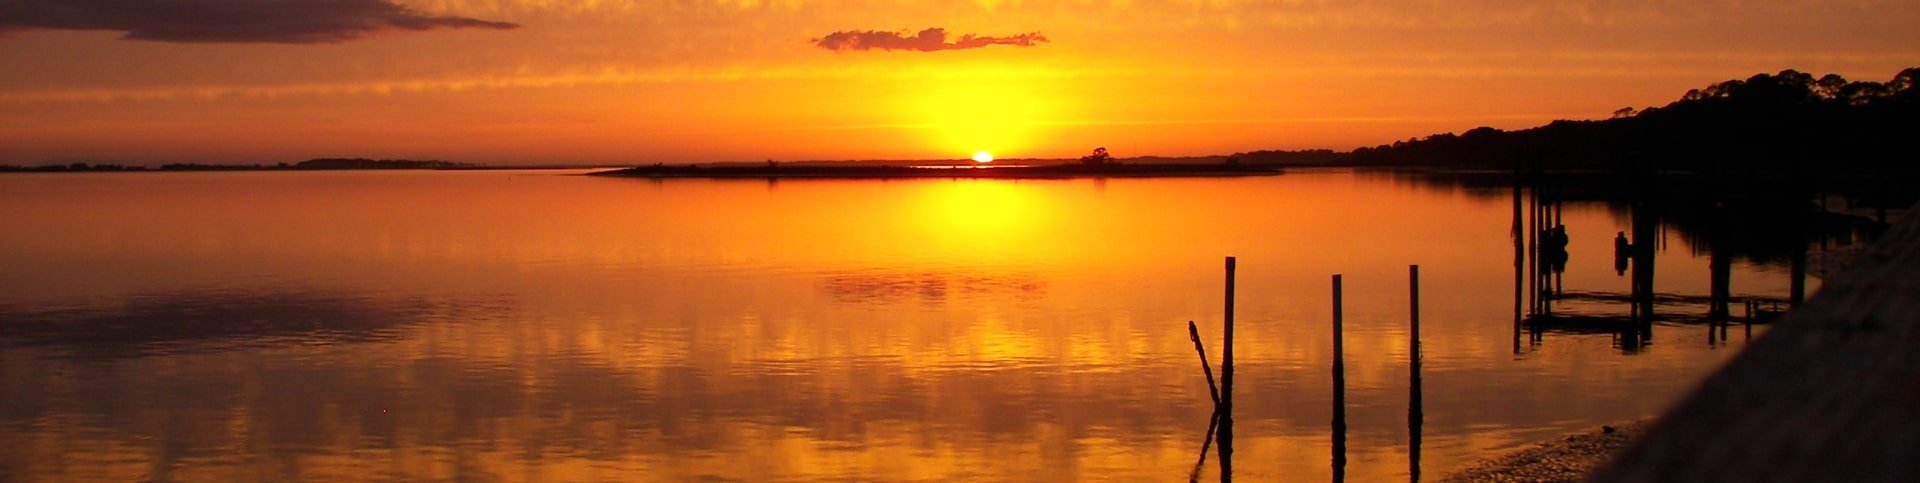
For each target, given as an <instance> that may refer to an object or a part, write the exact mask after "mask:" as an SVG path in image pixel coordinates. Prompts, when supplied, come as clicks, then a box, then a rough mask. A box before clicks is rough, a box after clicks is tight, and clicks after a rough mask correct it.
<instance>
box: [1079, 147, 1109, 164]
mask: <svg viewBox="0 0 1920 483" xmlns="http://www.w3.org/2000/svg"><path fill="white" fill-rule="evenodd" d="M1112 160H1113V156H1112V155H1109V154H1107V148H1105V147H1098V148H1093V154H1089V155H1086V156H1081V157H1080V162H1081V163H1086V164H1091V165H1102V164H1107V163H1108V162H1109V161H1112Z"/></svg>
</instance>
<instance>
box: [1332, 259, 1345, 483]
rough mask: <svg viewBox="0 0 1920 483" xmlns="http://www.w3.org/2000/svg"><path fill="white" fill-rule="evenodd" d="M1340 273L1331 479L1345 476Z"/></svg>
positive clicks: (1335, 315) (1335, 324)
mask: <svg viewBox="0 0 1920 483" xmlns="http://www.w3.org/2000/svg"><path fill="white" fill-rule="evenodd" d="M1340 296H1341V294H1340V275H1337V274H1336V275H1334V276H1333V481H1336V482H1337V481H1346V478H1347V368H1346V350H1345V348H1344V347H1345V344H1346V342H1345V341H1344V340H1343V338H1342V332H1343V331H1344V329H1343V328H1342V327H1341V324H1342V321H1341V318H1342V314H1341V302H1340Z"/></svg>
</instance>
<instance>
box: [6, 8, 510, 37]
mask: <svg viewBox="0 0 1920 483" xmlns="http://www.w3.org/2000/svg"><path fill="white" fill-rule="evenodd" d="M518 27H519V25H515V24H512V23H507V22H496V21H490V20H480V19H473V18H467V17H458V16H450V15H431V14H427V13H423V12H420V11H418V10H414V9H412V8H408V7H405V6H402V5H399V4H396V3H393V1H392V0H278V1H261V0H143V1H134V2H130V1H125V0H14V1H6V2H0V37H5V36H8V35H10V34H13V33H16V32H20V31H25V30H33V29H57V30H111V31H120V32H125V33H126V35H125V37H124V38H126V39H129V40H152V41H159V42H187V43H279V44H318V43H336V42H345V41H348V40H354V39H358V38H361V37H365V36H367V35H371V34H375V33H379V32H384V31H390V30H413V31H420V30H434V29H443V28H482V29H512V28H518Z"/></svg>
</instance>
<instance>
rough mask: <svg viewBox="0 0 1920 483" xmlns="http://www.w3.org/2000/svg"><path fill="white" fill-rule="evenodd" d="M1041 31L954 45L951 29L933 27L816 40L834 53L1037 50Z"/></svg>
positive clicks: (971, 38) (965, 39)
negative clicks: (998, 47)
mask: <svg viewBox="0 0 1920 483" xmlns="http://www.w3.org/2000/svg"><path fill="white" fill-rule="evenodd" d="M1047 41H1048V40H1047V37H1046V36H1044V35H1041V34H1040V32H1028V33H1024V34H1016V35H1009V36H1006V37H992V36H983V35H974V34H965V35H961V36H960V38H958V39H955V40H954V41H952V42H948V41H947V29H944V28H940V27H932V28H928V29H926V30H921V31H920V32H919V33H915V34H912V35H908V33H907V31H904V30H903V31H899V32H883V31H879V30H847V31H842V32H834V33H830V34H827V36H825V37H821V38H817V39H813V45H815V46H818V47H820V48H823V49H827V50H831V51H834V52H851V51H866V50H910V51H918V52H938V51H942V50H964V49H978V48H981V47H987V46H993V45H1011V46H1016V47H1033V46H1035V45H1037V44H1040V43H1045V42H1047Z"/></svg>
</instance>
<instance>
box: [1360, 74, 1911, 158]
mask: <svg viewBox="0 0 1920 483" xmlns="http://www.w3.org/2000/svg"><path fill="white" fill-rule="evenodd" d="M1917 78H1920V68H1908V69H1905V70H1902V71H1900V73H1899V74H1897V75H1895V76H1894V77H1893V79H1892V80H1891V81H1889V82H1885V83H1880V82H1868V81H1850V80H1847V79H1846V78H1844V77H1841V76H1839V75H1835V74H1827V75H1825V76H1821V77H1817V78H1816V77H1814V76H1813V75H1811V74H1807V73H1803V72H1799V71H1795V70H1785V71H1781V72H1779V73H1777V74H1758V75H1754V76H1753V77H1749V78H1747V79H1745V80H1729V81H1725V82H1719V83H1715V84H1713V85H1709V86H1706V87H1705V88H1701V89H1694V90H1689V91H1687V93H1686V94H1685V95H1684V96H1682V97H1681V98H1680V99H1679V100H1677V101H1674V102H1672V103H1669V104H1667V105H1666V106H1662V107H1649V108H1646V109H1640V110H1635V109H1633V108H1625V109H1621V110H1619V111H1615V112H1614V113H1613V114H1614V116H1613V118H1611V119H1606V120H1596V121H1554V122H1553V123H1551V124H1548V125H1546V126H1541V127H1536V128H1531V129H1523V130H1518V131H1502V130H1499V129H1494V128H1490V127H1481V128H1477V129H1473V130H1470V131H1467V132H1465V133H1461V134H1458V135H1455V134H1453V133H1447V134H1437V135H1433V136H1428V137H1426V138H1422V139H1410V140H1407V141H1401V142H1395V143H1393V144H1391V145H1382V146H1378V147H1372V148H1361V149H1357V150H1354V151H1353V152H1352V153H1350V154H1348V155H1347V156H1346V157H1345V159H1344V160H1343V161H1344V163H1343V164H1353V165H1358V166H1427V167H1451V168H1481V169H1533V168H1538V169H1543V170H1611V171H1628V170H1634V171H1661V172H1691V173H1704V174H1768V175H1793V174H1816V173H1819V174H1899V175H1915V174H1920V162H1917V161H1916V160H1915V156H1914V154H1915V153H1914V149H1915V147H1916V146H1917V145H1920V144H1917V143H1916V140H1920V138H1917V137H1916V135H1915V133H1920V89H1916V88H1915V86H1914V84H1915V82H1916V79H1917Z"/></svg>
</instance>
